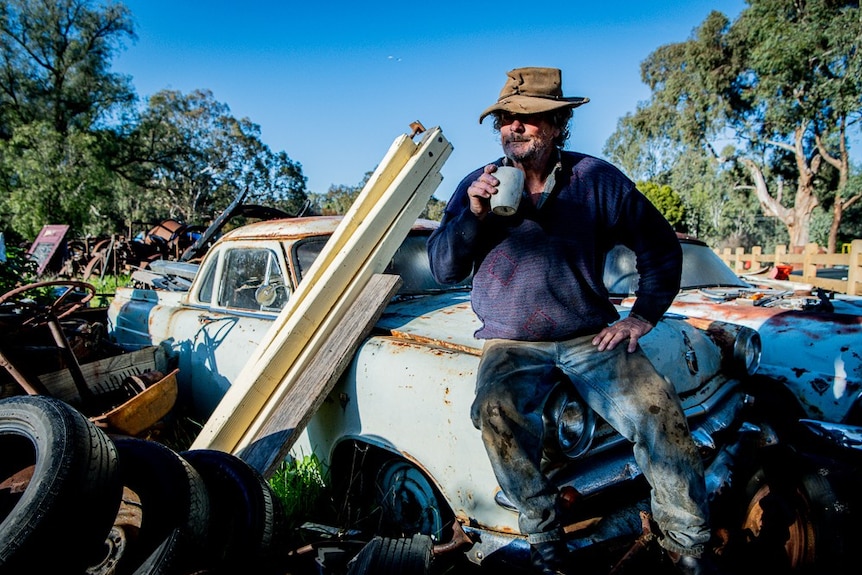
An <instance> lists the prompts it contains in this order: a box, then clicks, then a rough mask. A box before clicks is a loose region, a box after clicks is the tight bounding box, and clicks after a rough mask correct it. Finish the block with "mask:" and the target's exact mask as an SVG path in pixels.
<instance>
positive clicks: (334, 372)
mask: <svg viewBox="0 0 862 575" xmlns="http://www.w3.org/2000/svg"><path fill="white" fill-rule="evenodd" d="M400 285H401V278H400V277H399V276H396V275H391V274H389V275H385V274H375V275H373V276H372V277H371V279H369V280H368V282H367V283H366V284H365V287H364V288H363V290H362V293H360V294H359V297H357V298H356V299H354V300H353V302H352V304H351V306H350V311H349V312H348V313H347V314H345V315H343V316H341V318H340V320H339V322H338V325H337V326H336V328H335V329H334V330H333V331H332V333H330V334H329V336H328V337H327V338H326V341H325V342H324V344H323V346H322V351H321V352H319V353H317V354H316V355H315V357H314V361H312V362H311V363H309V365H308V366H307V367H306V369H304V370H303V372H302V374H301V375H300V376H299V377H298V378H297V380H296V381H295V382H294V384H293V385H292V386H291V387H290V390H289V392H288V393H287V394H286V396H284V397H282V398H281V401H280V402H279V404H278V407H277V408H276V409H274V410H273V411H272V412H271V413H269V414H268V416H267V418H266V421H265V422H264V423H263V425H262V426H261V428H260V429H259V430H258V431H257V432H256V433H255V436H254V437H253V438H252V440H251V441H250V442H249V444H248V445H247V446H245V447H244V448H242V449H241V450H239V451H238V455H239V456H240V457H241V458H242V459H244V460H245V461H246V462H248V463H249V464H250V465H251V466H252V467H254V468H255V469H257V470H258V471H260V472H261V474H263V476H264V477H269V476H271V475H272V473H273V472H274V471H275V469H276V468H277V467H278V465H279V463H280V462H281V461H282V460H283V459H284V458H285V457H287V455H288V453H289V452H290V448H291V447H292V446H293V444H294V443H295V442H296V439H297V437H299V435H300V434H301V433H302V432H303V430H304V429H305V426H306V425H307V424H308V421H309V420H310V419H311V416H312V415H313V414H314V413H315V412H316V411H317V409H318V408H319V407H320V405H321V404H322V403H323V401H324V400H325V398H326V396H327V395H328V394H329V392H330V391H332V388H333V387H334V386H335V384H336V382H337V381H338V379H339V378H340V377H341V375H342V374H343V373H344V370H345V369H346V368H347V366H348V365H349V364H350V361H351V359H352V358H353V355H354V354H355V353H356V351H357V349H358V348H359V345H360V343H361V342H362V341H363V340H364V339H365V338H366V337H367V336H368V334H369V333H370V332H371V329H372V328H373V327H374V324H375V323H376V322H377V320H378V319H379V318H380V314H381V313H382V312H383V309H384V308H385V307H386V305H387V303H388V302H389V300H390V298H392V296H394V295H395V293H396V292H397V291H398V288H399V287H400Z"/></svg>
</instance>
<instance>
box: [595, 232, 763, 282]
mask: <svg viewBox="0 0 862 575" xmlns="http://www.w3.org/2000/svg"><path fill="white" fill-rule="evenodd" d="M604 282H605V286H606V287H607V289H608V292H609V293H610V294H612V295H633V294H634V293H635V291H636V290H637V286H638V272H637V267H636V266H635V255H634V252H632V251H631V250H630V249H629V248H627V247H625V246H616V247H614V248H613V249H612V250H611V251H610V252H609V253H608V256H607V258H606V260H605V272H604ZM680 285H681V289H698V288H705V287H740V288H746V287H751V286H750V285H749V284H747V283H746V282H744V281H743V280H742V279H740V277H739V276H738V275H736V273H735V272H734V271H733V270H732V269H730V268H729V267H728V266H727V264H725V263H724V262H723V261H722V260H721V258H720V257H718V254H716V253H715V252H713V251H712V250H711V249H710V248H709V247H708V246H706V245H702V244H698V243H689V242H683V243H682V280H681V282H680Z"/></svg>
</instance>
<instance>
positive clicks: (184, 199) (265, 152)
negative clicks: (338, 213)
mask: <svg viewBox="0 0 862 575" xmlns="http://www.w3.org/2000/svg"><path fill="white" fill-rule="evenodd" d="M129 140H130V142H131V144H130V145H129V146H128V148H127V150H126V153H127V154H128V157H127V158H126V159H125V161H124V162H123V166H122V168H120V169H121V170H122V172H123V174H124V176H125V177H126V178H127V179H128V180H129V181H131V182H134V186H136V187H138V188H139V189H140V193H139V194H137V195H133V196H132V197H130V198H128V201H129V202H135V204H134V205H132V204H130V205H129V207H130V209H138V210H149V211H152V209H153V207H154V206H156V207H158V209H159V210H161V213H162V214H164V215H170V216H171V217H173V218H176V219H179V220H181V221H185V222H187V223H201V222H204V221H207V220H210V219H212V218H213V217H214V216H215V215H217V214H218V213H219V212H221V211H222V210H223V209H224V208H226V207H227V206H228V205H229V204H230V203H231V202H232V201H233V200H234V199H235V198H236V197H237V196H238V195H239V194H240V193H245V198H246V199H245V200H244V201H245V202H246V203H258V204H266V205H267V206H270V207H275V208H280V209H282V210H283V211H286V212H288V213H298V212H299V211H300V210H301V209H302V208H303V206H304V205H305V204H306V202H307V193H306V178H305V176H303V174H302V166H301V165H300V164H298V163H296V162H294V161H292V160H291V159H290V158H289V157H288V155H287V154H286V153H284V152H278V153H275V152H273V151H272V150H271V149H270V148H269V147H268V146H267V145H266V144H264V143H263V142H262V141H261V138H260V127H259V126H258V125H256V124H254V123H253V122H251V121H250V120H248V119H247V118H243V119H237V118H235V117H234V116H232V115H231V113H230V109H229V108H228V106H227V105H226V104H224V103H222V102H218V101H217V100H215V99H214V97H213V94H212V93H211V92H210V91H209V90H195V91H193V92H191V93H188V94H183V93H181V92H178V91H173V90H163V91H160V92H158V93H156V94H154V95H153V96H152V97H150V98H149V101H148V105H147V107H146V108H145V109H144V110H143V111H142V112H141V115H140V118H139V120H138V122H137V123H136V125H135V127H134V129H133V130H132V133H131V134H130V135H129ZM138 198H146V200H145V201H144V202H138ZM139 215H140V214H139Z"/></svg>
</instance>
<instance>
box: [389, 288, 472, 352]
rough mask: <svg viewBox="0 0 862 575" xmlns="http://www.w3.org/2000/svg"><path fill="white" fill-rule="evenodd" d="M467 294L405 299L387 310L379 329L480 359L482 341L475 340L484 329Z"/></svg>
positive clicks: (454, 292)
mask: <svg viewBox="0 0 862 575" xmlns="http://www.w3.org/2000/svg"><path fill="white" fill-rule="evenodd" d="M481 325H482V324H481V323H480V322H479V318H478V317H476V314H474V313H473V309H472V307H471V306H470V293H469V292H467V291H453V292H445V293H440V294H435V295H427V296H420V297H414V298H404V299H401V300H398V301H395V302H394V303H391V304H390V305H389V306H387V308H386V310H385V311H384V312H383V314H382V315H381V317H380V320H379V321H378V322H377V327H379V328H381V329H384V330H387V331H389V332H391V333H392V335H394V336H396V337H401V338H403V339H409V340H413V341H419V342H423V343H429V344H432V345H436V346H439V347H445V348H449V349H456V350H459V351H462V352H464V353H469V354H473V355H480V354H481V351H482V340H479V339H476V338H475V337H473V334H474V333H475V332H476V330H478V329H479V328H480V327H481Z"/></svg>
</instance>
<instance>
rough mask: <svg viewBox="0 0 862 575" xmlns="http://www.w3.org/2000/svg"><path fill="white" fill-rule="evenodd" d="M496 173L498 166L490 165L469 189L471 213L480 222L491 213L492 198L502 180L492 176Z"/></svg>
mask: <svg viewBox="0 0 862 575" xmlns="http://www.w3.org/2000/svg"><path fill="white" fill-rule="evenodd" d="M496 171H497V166H496V165H494V164H488V165H487V166H485V171H484V172H482V175H480V176H479V178H478V179H477V180H476V181H474V182H473V183H472V184H470V187H469V188H467V195H468V196H469V197H470V211H471V212H473V214H474V215H475V216H476V217H477V218H479V219H480V220H483V219H485V216H486V215H487V214H488V212H490V211H491V200H490V198H491V196H492V195H494V194H496V193H497V186H498V185H499V184H500V180H498V179H497V178H495V177H494V176H492V175H491V174H493V173H494V172H496Z"/></svg>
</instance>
